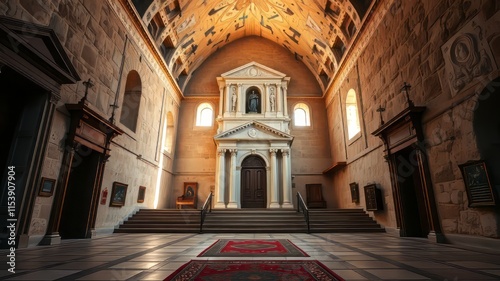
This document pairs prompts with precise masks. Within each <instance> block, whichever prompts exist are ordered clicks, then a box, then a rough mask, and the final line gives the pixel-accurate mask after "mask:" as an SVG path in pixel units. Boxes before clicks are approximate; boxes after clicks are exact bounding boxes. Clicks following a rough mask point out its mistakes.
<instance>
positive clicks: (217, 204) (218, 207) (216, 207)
mask: <svg viewBox="0 0 500 281" xmlns="http://www.w3.org/2000/svg"><path fill="white" fill-rule="evenodd" d="M225 208H226V204H224V203H223V202H217V203H215V205H214V209H225Z"/></svg>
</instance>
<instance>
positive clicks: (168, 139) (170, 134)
mask: <svg viewBox="0 0 500 281" xmlns="http://www.w3.org/2000/svg"><path fill="white" fill-rule="evenodd" d="M165 122H166V124H167V127H166V130H165V146H164V147H163V149H164V150H165V151H166V152H168V153H172V146H173V141H174V116H173V114H172V112H170V111H169V112H168V113H167V117H166V118H165Z"/></svg>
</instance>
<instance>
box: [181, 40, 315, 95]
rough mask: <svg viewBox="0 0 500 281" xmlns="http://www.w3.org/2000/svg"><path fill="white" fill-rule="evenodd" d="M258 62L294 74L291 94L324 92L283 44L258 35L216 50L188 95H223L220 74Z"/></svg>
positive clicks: (190, 84)
mask: <svg viewBox="0 0 500 281" xmlns="http://www.w3.org/2000/svg"><path fill="white" fill-rule="evenodd" d="M252 61H255V62H257V63H260V64H262V65H265V66H267V67H270V68H272V69H274V70H277V71H279V72H281V73H284V74H286V76H288V77H290V78H291V79H290V84H288V96H300V97H302V96H308V97H311V96H316V97H320V96H321V94H322V92H321V88H320V87H319V85H318V82H317V81H316V79H315V78H314V76H313V74H312V73H311V71H310V70H309V69H308V68H307V67H306V66H305V65H304V63H303V62H301V61H300V60H296V59H295V56H294V55H293V54H292V53H290V52H289V51H287V50H286V49H285V48H283V47H282V46H280V45H277V44H275V43H274V42H272V41H270V40H267V39H264V38H262V37H258V36H248V37H244V38H241V39H238V40H236V41H234V42H232V43H231V44H229V45H227V46H224V47H222V48H220V49H219V50H217V51H216V52H214V53H213V54H212V55H211V56H210V57H209V58H207V60H206V61H205V62H203V64H202V65H200V66H199V67H198V69H197V70H196V71H195V73H193V75H192V77H191V79H190V80H189V82H188V84H187V85H186V87H185V91H184V93H185V96H193V95H194V96H200V95H202V96H206V95H211V96H217V97H218V96H219V87H218V86H217V81H216V80H215V78H216V77H218V76H220V75H221V74H223V73H225V72H227V71H229V70H232V69H235V68H237V67H239V66H242V65H245V64H247V63H249V62H252Z"/></svg>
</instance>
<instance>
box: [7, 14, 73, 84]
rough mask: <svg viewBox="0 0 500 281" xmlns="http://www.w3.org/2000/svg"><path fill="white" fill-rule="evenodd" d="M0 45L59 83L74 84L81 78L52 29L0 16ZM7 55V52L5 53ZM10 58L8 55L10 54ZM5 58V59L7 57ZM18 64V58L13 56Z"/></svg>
mask: <svg viewBox="0 0 500 281" xmlns="http://www.w3.org/2000/svg"><path fill="white" fill-rule="evenodd" d="M0 37H3V38H8V39H6V40H0V44H1V45H3V46H4V47H5V48H6V49H8V50H9V51H10V53H11V56H19V57H21V58H22V59H25V60H26V61H27V62H29V63H31V64H32V65H35V66H37V68H38V69H39V70H40V71H42V72H43V73H45V74H46V75H48V76H50V77H51V78H52V79H54V81H56V82H57V83H59V84H74V83H76V81H79V80H80V77H79V75H78V73H77V71H76V69H75V68H74V66H73V64H72V62H71V60H70V59H69V57H68V56H67V54H66V51H65V50H64V47H63V46H62V44H61V42H60V41H59V39H58V38H57V36H56V33H55V32H54V30H53V29H51V28H48V27H45V26H41V25H37V24H34V23H31V22H24V21H21V20H18V19H12V18H9V17H5V16H0ZM7 54H9V53H7ZM9 58H10V57H9ZM9 58H7V59H9ZM12 60H13V63H14V62H15V63H18V58H16V57H14V58H12Z"/></svg>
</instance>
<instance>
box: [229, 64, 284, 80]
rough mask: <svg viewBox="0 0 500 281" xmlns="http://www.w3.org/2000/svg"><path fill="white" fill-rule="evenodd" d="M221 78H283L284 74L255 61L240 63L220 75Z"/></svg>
mask: <svg viewBox="0 0 500 281" xmlns="http://www.w3.org/2000/svg"><path fill="white" fill-rule="evenodd" d="M221 76H222V77H223V78H225V79H228V78H255V79H261V78H266V79H269V78H271V79H272V78H275V79H283V78H284V77H285V76H286V75H285V74H283V73H281V72H279V71H276V70H274V69H272V68H269V67H267V66H265V65H262V64H260V63H256V62H250V63H247V64H245V65H242V66H240V67H238V68H235V69H233V70H230V71H228V72H226V73H223V74H222V75H221Z"/></svg>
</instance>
